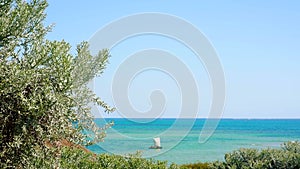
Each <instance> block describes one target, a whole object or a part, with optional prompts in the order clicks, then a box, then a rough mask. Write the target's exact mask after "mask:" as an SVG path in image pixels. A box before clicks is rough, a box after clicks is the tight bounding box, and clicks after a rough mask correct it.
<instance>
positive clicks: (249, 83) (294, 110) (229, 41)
mask: <svg viewBox="0 0 300 169" xmlns="http://www.w3.org/2000/svg"><path fill="white" fill-rule="evenodd" d="M48 3H49V7H48V8H47V10H46V13H47V18H46V25H49V24H52V23H53V24H55V27H54V28H53V30H52V32H50V33H49V34H48V36H47V37H48V38H49V39H51V40H62V39H64V40H65V41H67V42H69V43H70V44H71V45H72V46H73V48H72V52H75V47H76V45H77V44H79V43H80V42H81V41H88V40H89V39H91V37H93V35H94V34H95V33H96V32H97V31H98V30H100V29H101V28H103V27H104V26H105V25H108V24H109V23H111V22H113V21H116V20H117V19H120V18H124V17H126V16H130V15H133V14H139V13H147V12H155V13H164V14H169V15H172V16H176V17H179V18H181V19H183V20H185V21H187V22H189V23H191V24H192V25H194V26H195V27H196V28H197V29H198V30H200V31H201V32H202V33H203V34H204V35H205V36H206V38H207V39H208V40H209V41H210V43H211V44H212V45H213V47H214V48H215V50H216V52H217V54H218V57H219V60H220V62H221V64H222V67H223V71H224V74H225V80H226V101H225V108H224V111H223V114H222V117H223V118H300V104H299V101H300V78H299V77H300V76H299V75H300V51H299V49H300V31H299V30H300V1H296V0H295V1H277V0H274V1H258V0H254V1H230V0H228V1H197V0H191V1H178V0H172V1H171V0H165V1H158V0H153V1H130V2H125V1H115V0H112V1H91V0H87V1H85V2H83V1H78V2H77V1H70V0H64V1H57V0H49V1H48ZM174 29H175V30H176V29H180V28H174ZM188 33H189V32H186V34H187V35H188ZM191 36H192V35H191ZM153 48H156V49H161V50H164V51H168V52H170V53H172V54H173V55H176V57H177V58H178V59H180V60H181V61H182V62H183V63H184V64H185V65H186V66H187V67H188V69H189V70H190V71H191V72H192V74H193V76H194V78H195V81H196V84H197V87H198V93H199V108H198V114H197V117H199V118H205V117H207V116H208V113H209V110H210V105H211V102H212V99H213V97H212V89H211V82H210V77H209V75H208V73H207V70H206V69H205V66H204V64H203V63H202V62H201V61H199V60H198V59H197V58H196V56H195V54H194V53H193V52H191V51H190V49H189V48H187V47H186V46H184V45H183V44H181V43H179V42H178V41H176V40H174V39H170V38H168V37H164V36H159V35H142V36H135V37H131V38H129V39H126V40H124V41H122V42H120V43H119V44H117V45H116V46H115V47H114V48H112V49H111V55H112V57H111V58H110V64H109V65H108V67H107V69H106V70H105V72H104V74H103V75H102V76H101V77H100V78H97V79H96V80H95V81H96V82H95V88H96V89H95V92H96V94H97V95H98V96H100V97H101V98H102V99H103V100H104V101H106V102H107V103H109V104H110V105H116V103H114V100H115V99H113V98H112V95H113V94H112V91H111V88H112V87H111V86H112V83H113V82H112V81H113V78H114V76H115V73H116V70H117V69H118V66H119V65H120V64H121V63H122V61H124V60H126V58H128V56H129V55H131V54H132V53H135V52H138V51H141V50H143V49H153ZM156 89H159V90H160V91H162V92H163V93H164V95H165V100H166V105H165V109H164V112H163V113H162V114H160V116H159V117H178V115H179V113H180V106H181V104H182V102H183V101H182V100H181V96H182V94H181V93H180V92H181V91H180V90H181V89H180V84H178V82H177V81H176V79H174V77H172V76H170V74H168V72H163V71H160V70H156V69H152V70H147V71H144V72H140V73H138V74H137V75H136V76H135V78H134V79H133V80H132V81H131V83H130V86H129V88H128V95H129V96H128V97H129V100H130V103H131V104H132V105H133V107H134V108H135V109H136V110H138V111H140V112H147V110H149V109H151V102H150V99H149V95H150V94H151V91H152V90H156ZM96 116H104V117H124V116H126V114H124V113H123V114H122V112H115V113H113V114H110V115H99V114H96Z"/></svg>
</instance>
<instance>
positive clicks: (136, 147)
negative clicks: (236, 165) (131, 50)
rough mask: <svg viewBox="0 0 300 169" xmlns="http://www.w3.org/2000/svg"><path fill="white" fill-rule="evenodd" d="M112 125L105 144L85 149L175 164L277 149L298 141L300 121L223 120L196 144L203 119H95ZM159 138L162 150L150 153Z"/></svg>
mask: <svg viewBox="0 0 300 169" xmlns="http://www.w3.org/2000/svg"><path fill="white" fill-rule="evenodd" d="M109 121H114V122H115V125H114V126H113V127H112V128H110V129H108V130H107V137H106V138H105V141H104V142H102V143H99V144H97V145H93V146H89V147H88V148H89V149H90V150H92V151H93V152H95V153H104V152H108V153H114V154H122V155H124V154H132V153H135V152H136V151H141V153H142V155H143V157H145V158H154V159H157V160H168V161H169V162H175V163H178V164H182V163H191V162H197V161H201V162H205V161H215V160H224V155H225V153H228V152H231V151H232V150H236V149H239V148H242V147H247V148H258V149H261V148H267V147H270V148H280V145H281V144H282V143H283V142H285V141H291V140H300V120H299V119H297V120H287V119H284V120H283V119H282V120H247V119H238V120H236V119H222V120H220V122H219V125H218V127H217V129H216V130H215V132H214V134H213V135H212V136H211V137H210V138H209V139H208V140H207V141H206V142H205V143H199V135H200V132H201V130H205V129H203V125H204V123H205V121H206V120H205V119H197V120H194V119H155V120H153V121H151V120H149V119H134V120H128V119H96V122H97V124H99V126H101V125H102V124H104V123H105V122H109ZM153 137H160V139H161V146H162V147H163V149H161V150H153V149H149V147H150V146H151V145H153V141H152V138H153Z"/></svg>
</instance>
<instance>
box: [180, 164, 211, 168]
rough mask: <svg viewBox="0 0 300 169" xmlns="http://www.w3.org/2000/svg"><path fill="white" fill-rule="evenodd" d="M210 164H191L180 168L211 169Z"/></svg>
mask: <svg viewBox="0 0 300 169" xmlns="http://www.w3.org/2000/svg"><path fill="white" fill-rule="evenodd" d="M209 168H210V167H209V163H201V162H199V163H191V164H183V165H181V166H180V169H209Z"/></svg>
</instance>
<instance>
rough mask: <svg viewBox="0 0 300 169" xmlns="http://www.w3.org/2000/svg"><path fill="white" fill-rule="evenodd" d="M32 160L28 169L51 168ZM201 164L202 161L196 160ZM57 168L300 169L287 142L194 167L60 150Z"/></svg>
mask: <svg viewBox="0 0 300 169" xmlns="http://www.w3.org/2000/svg"><path fill="white" fill-rule="evenodd" d="M42 160H43V159H40V158H35V159H33V160H32V163H31V164H30V166H28V168H50V167H51V166H50V165H45V164H47V163H44V162H42ZM199 160H201V159H199ZM58 163H59V167H60V168H66V169H67V168H68V169H76V168H87V169H98V168H100V169H102V168H103V169H104V168H105V169H299V168H300V143H299V142H287V143H284V144H283V145H282V148H281V149H263V150H257V149H240V150H236V151H233V152H231V153H228V154H226V155H225V161H215V162H209V163H208V162H206V163H195V164H183V165H177V164H171V165H168V163H167V161H157V160H152V159H144V158H141V157H140V155H139V154H134V155H128V156H120V155H109V154H99V155H95V154H93V153H89V152H85V151H83V150H81V149H78V148H72V147H64V148H62V149H61V153H60V158H59V161H58Z"/></svg>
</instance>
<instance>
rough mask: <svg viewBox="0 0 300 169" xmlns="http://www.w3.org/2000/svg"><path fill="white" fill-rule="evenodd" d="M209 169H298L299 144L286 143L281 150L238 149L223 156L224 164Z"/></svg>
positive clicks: (215, 164)
mask: <svg viewBox="0 0 300 169" xmlns="http://www.w3.org/2000/svg"><path fill="white" fill-rule="evenodd" d="M210 167H211V168H218V169H229V168H230V169H240V168H243V169H252V168H253V169H286V168H289V169H293V168H295V169H299V168H300V144H299V142H287V143H284V144H283V145H282V149H264V150H261V151H258V150H256V149H240V150H237V151H233V152H232V153H229V154H226V155H225V162H219V161H217V162H214V163H211V164H210Z"/></svg>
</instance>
